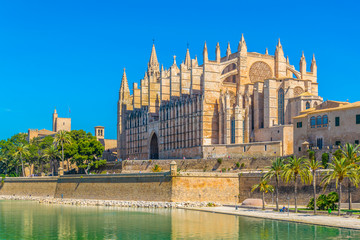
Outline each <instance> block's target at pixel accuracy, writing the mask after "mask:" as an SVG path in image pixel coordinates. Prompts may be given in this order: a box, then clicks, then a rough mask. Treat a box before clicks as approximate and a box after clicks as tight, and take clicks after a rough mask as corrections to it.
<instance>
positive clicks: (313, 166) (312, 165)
mask: <svg viewBox="0 0 360 240" xmlns="http://www.w3.org/2000/svg"><path fill="white" fill-rule="evenodd" d="M305 164H306V166H307V167H308V168H309V170H310V171H312V175H310V179H309V180H310V181H311V180H312V182H313V187H314V215H316V170H318V169H320V168H321V167H322V165H321V163H320V162H319V161H316V160H315V158H311V159H307V160H306V161H305Z"/></svg>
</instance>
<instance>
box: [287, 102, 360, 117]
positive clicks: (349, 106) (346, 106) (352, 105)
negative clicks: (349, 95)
mask: <svg viewBox="0 0 360 240" xmlns="http://www.w3.org/2000/svg"><path fill="white" fill-rule="evenodd" d="M340 103H342V102H340ZM344 103H345V104H341V105H340V106H338V107H333V108H324V109H318V110H316V109H315V108H310V109H308V110H309V111H307V112H306V113H304V114H301V115H299V116H296V117H294V118H293V119H299V118H304V117H307V116H308V115H311V114H317V113H324V112H332V111H339V110H347V109H353V108H360V102H354V103H348V102H344ZM310 110H312V111H310Z"/></svg>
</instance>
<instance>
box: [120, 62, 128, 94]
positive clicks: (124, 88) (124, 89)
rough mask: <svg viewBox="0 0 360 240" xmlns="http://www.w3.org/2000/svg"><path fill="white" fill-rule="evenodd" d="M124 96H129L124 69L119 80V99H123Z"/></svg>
mask: <svg viewBox="0 0 360 240" xmlns="http://www.w3.org/2000/svg"><path fill="white" fill-rule="evenodd" d="M126 95H130V90H129V84H128V80H127V77H126V72H125V68H124V73H123V76H122V79H121V85H120V98H121V99H125V97H126Z"/></svg>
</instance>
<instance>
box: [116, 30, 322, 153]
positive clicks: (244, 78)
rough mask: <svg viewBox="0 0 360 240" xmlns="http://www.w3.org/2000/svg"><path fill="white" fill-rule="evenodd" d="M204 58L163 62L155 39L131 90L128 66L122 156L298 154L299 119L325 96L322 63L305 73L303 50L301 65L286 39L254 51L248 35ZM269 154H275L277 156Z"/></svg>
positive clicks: (122, 99) (121, 108) (121, 105)
mask: <svg viewBox="0 0 360 240" xmlns="http://www.w3.org/2000/svg"><path fill="white" fill-rule="evenodd" d="M215 55H216V59H215V60H209V58H208V49H207V46H206V43H205V45H204V50H203V64H202V65H199V64H198V60H197V58H196V57H195V58H194V59H191V57H190V52H189V49H187V52H186V55H185V61H184V62H183V63H181V64H180V66H178V65H177V63H176V58H175V56H174V62H173V64H172V66H170V68H169V69H164V68H163V66H161V68H160V64H159V62H158V59H157V55H156V51H155V46H154V45H153V47H152V51H151V56H150V60H149V63H148V68H147V71H146V72H145V76H144V78H143V79H142V80H141V83H140V86H138V84H137V83H134V84H133V92H132V94H130V89H129V85H128V80H127V76H126V73H125V70H124V74H123V77H122V82H121V86H120V91H119V100H118V111H117V136H118V137H117V146H118V157H119V158H120V159H175V158H177V159H182V158H209V157H219V156H224V157H225V156H229V157H235V156H241V155H252V154H263V153H262V152H266V151H267V146H271V147H273V149H276V150H273V149H272V150H271V154H273V155H278V156H282V155H289V154H292V152H293V149H292V148H293V136H292V134H293V119H292V118H293V117H295V116H297V115H298V114H299V113H300V111H303V110H306V109H307V108H310V107H314V106H316V105H318V104H320V103H321V102H322V98H321V97H319V96H318V83H317V65H316V61H315V57H313V59H312V62H311V67H310V72H308V71H307V68H306V61H305V57H304V54H303V55H302V57H301V59H300V69H299V70H296V69H295V67H294V66H293V65H291V64H290V62H289V59H288V58H285V56H284V51H283V47H282V45H281V43H280V40H279V42H278V44H277V46H276V50H275V55H274V56H272V55H269V54H268V51H267V49H266V51H265V53H264V54H262V53H257V52H248V51H247V45H246V42H245V39H244V37H243V36H242V38H241V40H240V42H239V45H238V48H237V51H236V52H233V53H232V52H231V49H230V45H229V44H228V46H227V50H226V54H225V56H223V57H222V56H221V52H220V46H219V44H217V46H216V49H215ZM271 154H270V155H271Z"/></svg>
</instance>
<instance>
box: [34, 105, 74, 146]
mask: <svg viewBox="0 0 360 240" xmlns="http://www.w3.org/2000/svg"><path fill="white" fill-rule="evenodd" d="M62 130H64V131H68V132H70V131H71V118H59V116H58V113H57V112H56V109H55V110H54V113H53V117H52V131H50V130H47V129H41V130H38V129H28V141H30V140H31V139H33V138H36V137H40V138H44V137H46V136H49V135H55V134H56V133H57V132H59V131H62Z"/></svg>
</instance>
